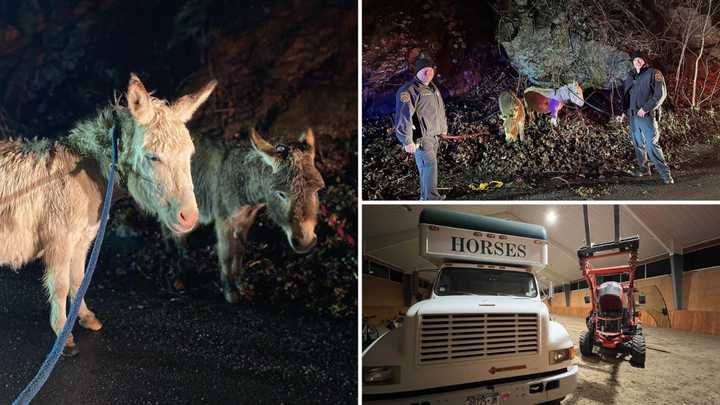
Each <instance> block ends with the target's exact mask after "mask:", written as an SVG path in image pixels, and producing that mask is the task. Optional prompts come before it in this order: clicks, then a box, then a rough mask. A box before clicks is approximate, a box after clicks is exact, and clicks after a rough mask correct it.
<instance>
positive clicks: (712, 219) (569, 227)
mask: <svg viewBox="0 0 720 405" xmlns="http://www.w3.org/2000/svg"><path fill="white" fill-rule="evenodd" d="M441 207H443V208H447V209H449V210H453V211H458V212H465V213H473V214H480V215H485V216H490V217H496V218H503V219H509V220H513V221H519V222H525V223H533V224H539V225H542V226H544V227H545V228H546V230H547V234H548V240H549V250H548V256H549V260H548V266H547V267H546V268H545V269H544V270H541V271H539V272H537V273H536V275H537V277H538V281H539V283H540V284H541V288H542V289H543V291H544V293H545V297H546V299H545V303H546V305H547V307H548V308H549V311H550V313H551V314H552V316H553V317H554V318H555V319H556V320H557V321H559V322H560V323H561V324H562V325H563V326H565V328H566V329H567V331H568V332H569V333H570V335H571V337H572V338H573V341H574V343H575V344H576V345H577V344H578V337H579V334H580V332H581V331H582V330H585V329H586V326H585V317H586V316H587V315H588V314H589V312H590V309H591V305H590V304H589V303H585V300H584V297H585V296H586V295H588V294H589V292H588V285H587V283H586V281H585V279H584V278H583V275H582V272H581V270H580V267H579V261H578V256H577V251H578V248H580V247H581V246H583V245H584V244H585V222H584V219H583V213H582V206H581V205H548V204H540V205H534V204H533V205H481V206H478V205H453V206H441ZM422 208H423V206H419V205H392V206H389V205H372V206H365V207H364V208H363V245H362V246H363V249H362V257H363V258H362V260H363V277H362V315H363V319H364V320H363V322H364V323H368V322H369V323H370V324H373V325H376V327H377V328H378V329H379V331H380V333H382V331H383V330H385V328H386V326H387V325H388V324H389V321H390V320H393V319H396V318H398V315H399V314H403V313H405V311H406V310H407V309H408V307H409V306H410V305H413V304H414V303H416V302H418V300H424V299H428V298H429V297H430V292H431V288H432V283H433V281H434V277H435V275H436V273H437V267H436V266H435V265H433V264H432V263H430V262H429V261H427V260H425V259H424V258H423V257H421V256H419V239H418V238H419V232H418V218H419V215H420V212H421V210H422ZM613 211H614V207H613V206H611V205H598V204H592V205H589V206H588V218H589V221H588V222H589V227H590V235H591V241H592V242H593V243H599V242H606V241H611V240H613V239H614V238H615V228H614V221H613ZM618 211H619V218H620V221H619V225H620V228H619V229H620V236H621V237H626V236H632V235H638V236H639V238H640V249H639V252H638V265H637V267H636V273H635V274H636V275H635V279H636V281H635V286H636V288H637V289H638V290H639V292H640V293H641V294H642V295H644V296H645V299H646V302H645V304H644V305H641V306H640V307H639V312H640V319H641V322H642V325H643V328H644V331H645V335H646V338H647V360H646V366H645V368H644V369H638V368H634V367H632V366H631V365H630V364H629V363H628V362H623V361H620V360H618V359H613V358H597V357H586V356H581V355H580V354H579V351H578V357H577V358H576V359H575V362H576V363H577V364H578V365H579V366H580V371H579V374H578V375H579V384H578V388H577V391H576V392H575V393H574V394H572V395H571V396H569V397H567V398H566V399H565V400H564V401H563V402H562V403H564V404H599V403H617V404H626V403H653V402H655V403H698V404H699V403H713V402H717V401H718V399H720V391H718V388H717V387H716V385H715V384H708V378H709V377H708V376H713V375H716V374H715V373H717V372H718V371H720V362H719V361H718V360H717V351H718V350H720V295H719V293H720V208H718V207H717V206H712V205H620V206H619V210H618ZM625 263H626V262H623V259H622V258H609V259H603V260H602V261H601V262H599V263H598V264H597V266H616V265H621V264H625ZM612 280H614V281H627V278H622V280H621V279H620V277H619V276H611V277H610V276H609V277H607V278H606V279H605V280H603V281H612ZM550 290H552V292H553V294H552V296H551V297H550V296H549V294H548V293H549V292H550ZM366 343H367V342H366ZM698 364H702V367H698Z"/></svg>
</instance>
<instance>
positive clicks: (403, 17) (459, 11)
mask: <svg viewBox="0 0 720 405" xmlns="http://www.w3.org/2000/svg"><path fill="white" fill-rule="evenodd" d="M686 3H687V2H681V1H670V0H662V1H654V2H649V1H647V2H646V1H643V2H633V3H627V2H622V1H616V0H611V1H607V2H587V1H580V0H571V1H553V0H550V1H533V0H495V1H486V2H475V1H462V0H425V1H420V2H413V1H398V2H393V3H388V2H382V1H374V0H369V1H365V2H363V45H362V46H363V50H362V52H363V55H362V58H363V63H362V100H363V113H364V115H363V132H362V149H363V152H362V155H363V197H364V198H366V199H417V197H418V195H419V191H418V189H419V186H418V179H417V169H416V168H415V162H414V159H413V158H412V156H410V155H408V154H406V153H405V152H403V151H402V150H401V148H400V146H399V143H398V142H397V140H396V138H395V134H394V132H393V114H394V94H395V91H396V90H397V89H398V87H399V86H400V85H402V83H404V82H405V81H407V80H410V79H411V78H412V77H413V69H414V67H413V66H414V62H415V59H416V58H417V56H418V55H419V54H420V53H425V54H428V55H430V56H431V57H432V58H433V59H434V60H435V62H436V64H437V67H438V68H437V76H436V79H435V82H436V84H438V85H439V87H440V88H441V91H442V92H443V95H444V97H445V102H446V111H447V115H448V124H449V132H450V135H465V137H464V138H463V139H461V140H460V141H451V142H443V143H442V146H441V150H440V154H439V161H440V187H441V192H442V193H444V194H447V195H448V197H449V198H451V199H485V198H490V199H514V198H543V199H552V198H563V199H577V198H582V199H584V198H606V197H608V198H610V197H612V196H617V198H619V199H626V198H627V199H645V198H649V196H652V195H655V194H656V193H657V192H658V190H659V189H660V187H658V183H659V180H658V178H657V177H656V178H654V179H645V180H643V181H637V180H635V179H632V178H630V177H629V175H628V172H629V171H630V170H631V169H633V168H634V153H633V149H632V145H631V143H630V139H629V135H628V129H627V121H626V122H625V123H624V124H617V123H615V122H614V121H613V120H612V119H611V116H612V115H614V114H617V111H618V108H619V93H618V90H617V86H618V85H621V82H620V80H622V78H623V77H624V76H625V74H626V72H627V71H628V70H629V69H630V68H631V62H630V60H629V56H628V54H629V53H631V52H632V51H633V50H635V49H640V50H642V51H643V52H644V53H645V54H646V55H647V59H648V61H649V62H650V64H651V65H652V66H655V67H658V68H660V69H661V71H662V72H663V73H664V75H665V79H666V82H667V86H668V93H669V97H668V99H667V101H666V102H665V104H664V107H665V113H664V115H663V118H662V120H661V121H660V129H661V145H662V146H663V148H664V151H665V154H666V160H667V161H668V162H669V163H670V166H671V169H673V174H674V176H675V177H676V182H677V183H679V184H676V185H675V186H673V187H670V188H669V189H666V190H663V191H662V193H664V194H663V195H664V198H669V199H684V198H697V197H696V195H698V194H699V195H700V196H702V197H704V198H705V199H707V198H710V197H714V196H716V194H717V193H715V191H714V190H715V189H716V187H715V185H716V184H715V183H717V179H715V178H713V179H708V178H707V176H706V175H707V173H705V172H701V171H702V170H704V169H707V168H708V167H712V168H714V171H718V169H720V161H718V159H717V156H718V151H719V149H720V127H718V125H717V120H716V119H715V112H716V110H717V106H718V97H716V92H717V91H718V85H717V83H718V78H719V77H720V74H719V73H720V64H719V61H720V59H718V56H719V55H720V46H719V44H720V33H719V32H718V29H717V27H716V26H715V25H716V24H717V23H718V21H720V19H719V18H718V17H720V13H718V8H717V4H715V3H713V4H712V5H710V4H708V2H702V1H701V2H699V3H698V6H697V8H691V7H689V6H688V5H687V4H686ZM708 6H711V8H710V9H708ZM708 14H709V15H710V18H709V19H708V22H709V23H708V25H707V27H706V29H705V31H704V33H703V26H704V22H705V20H706V18H705V17H706V16H707V15H708ZM702 38H705V41H704V43H703V41H702ZM683 44H684V45H685V46H683ZM701 48H702V53H701ZM698 56H700V58H699V63H698V77H697V78H695V77H694V71H695V61H696V58H697V57H698ZM681 58H682V60H681ZM681 61H682V62H681ZM573 80H578V81H579V82H580V83H581V85H582V87H583V88H584V94H585V99H586V101H587V102H588V104H586V106H585V107H583V108H581V109H577V108H573V107H574V106H570V107H566V108H565V109H564V110H563V111H562V112H561V114H560V126H559V127H558V128H556V129H553V128H551V127H550V125H549V118H547V117H542V118H540V119H538V120H537V121H536V122H535V123H526V129H525V132H526V142H525V143H522V144H520V143H515V144H507V143H505V141H504V137H503V136H501V121H500V120H499V118H498V114H499V108H498V104H497V97H498V96H499V94H500V93H501V92H502V91H506V90H509V91H514V92H516V94H522V91H523V90H524V89H525V88H526V87H529V86H531V85H540V86H544V87H554V88H557V87H560V86H562V85H564V84H567V83H569V82H571V81H573ZM693 87H694V88H695V90H696V97H695V100H694V101H693V97H692V91H693ZM700 93H702V94H703V95H702V96H697V95H699V94H700ZM589 104H592V106H590V105H589ZM593 107H595V108H593ZM598 110H600V111H598ZM678 179H680V181H677V180H678ZM698 179H701V180H698ZM705 180H707V181H705ZM491 181H501V182H502V184H503V185H502V187H500V188H496V187H489V188H488V189H487V190H485V191H478V189H479V186H480V185H481V184H483V183H490V182H491ZM690 183H692V184H690ZM493 184H497V183H493ZM625 186H627V187H625ZM628 187H629V188H628ZM684 187H691V188H693V190H689V189H687V188H684ZM700 189H706V192H705V193H704V194H703V193H702V192H701V191H698V190H700ZM713 193H715V194H713ZM618 194H619V195H618ZM689 194H690V195H692V196H691V197H688V195H689Z"/></svg>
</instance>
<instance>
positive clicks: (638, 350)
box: [629, 335, 645, 368]
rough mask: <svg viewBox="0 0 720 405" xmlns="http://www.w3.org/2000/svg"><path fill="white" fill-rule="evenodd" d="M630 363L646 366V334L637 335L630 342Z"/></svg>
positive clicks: (640, 366) (641, 366) (639, 366)
mask: <svg viewBox="0 0 720 405" xmlns="http://www.w3.org/2000/svg"><path fill="white" fill-rule="evenodd" d="M629 345H630V365H631V366H633V367H638V368H645V336H643V335H635V336H633V338H632V340H630V342H629Z"/></svg>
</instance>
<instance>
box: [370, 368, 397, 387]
mask: <svg viewBox="0 0 720 405" xmlns="http://www.w3.org/2000/svg"><path fill="white" fill-rule="evenodd" d="M363 382H365V383H366V384H373V385H374V384H377V385H382V384H398V383H400V366H378V367H363Z"/></svg>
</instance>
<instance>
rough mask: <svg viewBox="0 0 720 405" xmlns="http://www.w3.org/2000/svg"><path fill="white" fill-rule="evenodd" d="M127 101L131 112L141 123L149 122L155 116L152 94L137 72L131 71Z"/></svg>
mask: <svg viewBox="0 0 720 405" xmlns="http://www.w3.org/2000/svg"><path fill="white" fill-rule="evenodd" d="M127 101H128V109H129V110H130V114H132V116H133V117H134V118H135V120H136V121H137V122H139V123H140V124H143V125H144V124H148V123H150V121H152V119H153V118H154V117H155V108H154V107H153V105H152V100H151V99H150V94H149V93H148V92H147V90H145V86H143V84H142V82H141V81H140V79H139V78H138V77H137V75H135V73H130V82H129V83H128V91H127Z"/></svg>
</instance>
